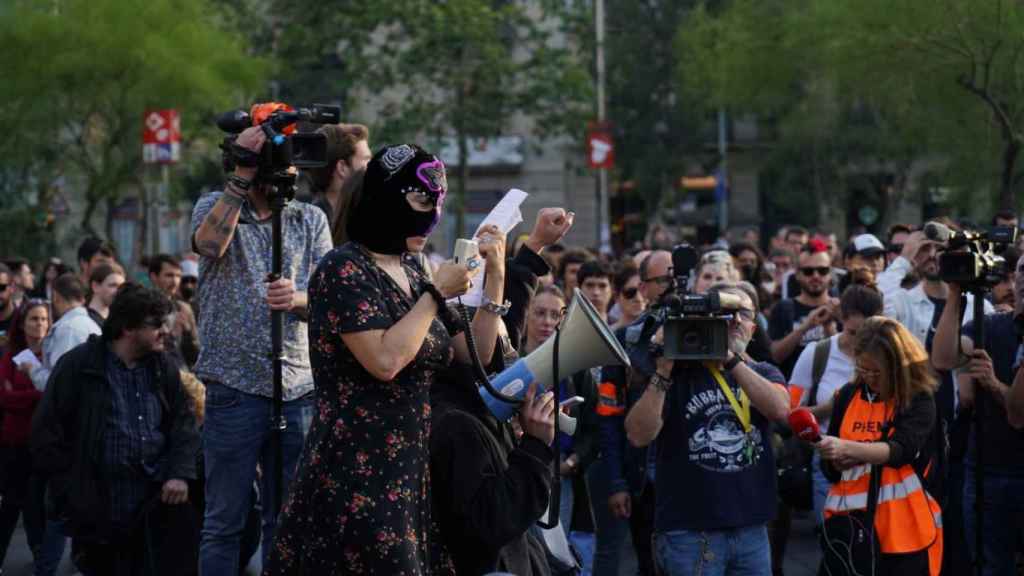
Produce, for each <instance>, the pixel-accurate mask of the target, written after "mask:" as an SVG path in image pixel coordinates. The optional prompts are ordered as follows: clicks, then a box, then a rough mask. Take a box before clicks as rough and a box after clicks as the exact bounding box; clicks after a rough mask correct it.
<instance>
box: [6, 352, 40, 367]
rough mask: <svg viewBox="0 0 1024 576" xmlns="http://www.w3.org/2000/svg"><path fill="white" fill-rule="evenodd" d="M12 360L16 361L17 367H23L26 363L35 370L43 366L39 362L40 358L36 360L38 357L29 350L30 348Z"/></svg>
mask: <svg viewBox="0 0 1024 576" xmlns="http://www.w3.org/2000/svg"><path fill="white" fill-rule="evenodd" d="M12 360H13V361H14V365H15V366H21V365H22V364H25V363H28V364H29V365H30V366H32V367H33V368H35V367H37V366H42V364H41V363H40V362H39V358H36V355H35V354H33V353H32V351H31V350H29V349H28V348H25V349H24V350H22V351H21V352H19V353H18V355H17V356H15V357H14V358H12Z"/></svg>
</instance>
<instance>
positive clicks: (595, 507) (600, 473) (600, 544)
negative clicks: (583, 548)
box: [587, 460, 629, 576]
mask: <svg viewBox="0 0 1024 576" xmlns="http://www.w3.org/2000/svg"><path fill="white" fill-rule="evenodd" d="M606 468H607V466H605V463H604V462H602V461H600V460H598V461H597V462H594V463H593V464H591V465H590V466H589V467H588V468H587V491H588V492H590V508H591V510H592V511H593V513H594V535H595V540H596V542H595V544H594V563H593V567H594V572H593V574H594V576H618V574H619V552H620V551H621V550H622V544H623V542H624V541H625V540H626V535H627V534H628V531H629V521H628V520H626V519H624V518H616V517H615V516H613V515H612V511H611V510H610V509H609V508H608V497H609V496H611V493H610V490H611V480H610V479H609V478H608V474H607V472H606Z"/></svg>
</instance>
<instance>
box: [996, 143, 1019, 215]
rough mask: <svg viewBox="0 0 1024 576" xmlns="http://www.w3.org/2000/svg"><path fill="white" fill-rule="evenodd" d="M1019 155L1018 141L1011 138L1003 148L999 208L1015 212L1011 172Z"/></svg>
mask: <svg viewBox="0 0 1024 576" xmlns="http://www.w3.org/2000/svg"><path fill="white" fill-rule="evenodd" d="M1019 155H1020V141H1018V140H1016V139H1011V140H1009V141H1008V142H1007V143H1006V147H1005V148H1003V174H1002V179H1001V182H1000V187H999V209H1000V210H1011V211H1014V212H1016V204H1017V203H1016V194H1015V193H1014V189H1013V173H1014V168H1015V167H1016V165H1017V157H1018V156H1019Z"/></svg>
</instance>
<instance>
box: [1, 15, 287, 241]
mask: <svg viewBox="0 0 1024 576" xmlns="http://www.w3.org/2000/svg"><path fill="white" fill-rule="evenodd" d="M5 10H6V12H7V13H5V14H4V17H3V18H0V43H2V44H3V45H4V47H5V50H6V55H7V59H6V60H7V61H6V62H5V70H4V75H5V81H4V82H3V83H0V124H2V125H3V126H5V128H6V129H7V130H8V131H9V132H8V138H5V139H4V140H3V142H2V143H0V173H2V174H4V175H5V177H6V180H7V185H8V186H10V187H11V188H13V189H19V190H20V192H21V193H22V194H24V193H25V192H26V189H29V188H34V189H36V190H37V191H38V192H39V194H38V199H39V201H40V203H41V204H42V205H43V206H44V207H45V206H46V205H47V202H48V196H47V192H46V191H47V190H48V189H50V188H51V183H52V180H53V176H54V174H56V173H63V174H66V175H67V176H68V177H69V180H71V181H76V180H77V181H80V182H81V185H80V187H73V188H74V193H75V195H76V196H80V198H81V200H82V202H83V204H84V207H85V208H84V212H83V215H82V220H81V227H82V229H83V230H84V231H86V232H88V233H95V231H94V230H93V228H92V219H93V216H94V215H95V213H96V211H97V209H98V208H100V207H101V205H105V206H106V208H107V210H108V214H107V215H108V218H107V228H108V229H107V236H108V237H109V236H110V230H109V226H110V223H109V210H110V209H112V207H113V206H115V205H116V203H117V202H118V200H119V199H120V198H121V197H122V195H123V194H124V192H125V189H126V187H130V186H131V185H140V184H141V178H142V175H143V172H142V170H141V168H142V158H141V153H142V143H141V130H142V119H143V114H144V111H145V110H146V109H149V108H176V109H178V110H180V111H181V113H182V117H183V120H184V125H183V128H184V130H185V136H186V137H195V136H198V135H201V134H203V133H204V132H206V131H207V130H208V128H206V127H205V126H202V124H205V123H206V122H207V121H208V119H209V117H210V114H211V113H212V112H214V111H217V110H220V109H223V108H226V107H228V106H229V105H231V104H237V101H238V99H240V97H241V96H242V95H243V94H244V93H246V92H251V91H253V90H255V89H256V88H257V87H258V86H260V84H261V82H262V80H263V76H264V74H265V73H266V72H267V71H268V69H269V67H268V63H267V62H266V61H265V60H261V59H258V58H250V57H247V56H246V53H245V46H244V45H243V43H242V41H241V40H240V37H239V35H238V34H237V33H236V32H233V31H232V30H230V29H228V28H227V27H226V26H225V25H224V24H223V19H222V18H220V13H219V12H218V10H217V9H215V7H214V6H213V5H211V3H210V2H209V1H208V0H55V1H51V2H46V3H40V2H33V1H32V0H14V1H13V2H12V3H10V4H9V5H8V6H7V7H6V8H5ZM12 134H13V137H11V135H12ZM26 159H31V160H32V162H30V163H29V164H27V165H26V164H24V162H25V161H26ZM25 166H28V168H29V169H28V170H25V169H24V167H25Z"/></svg>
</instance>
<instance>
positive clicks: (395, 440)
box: [265, 242, 451, 575]
mask: <svg viewBox="0 0 1024 576" xmlns="http://www.w3.org/2000/svg"><path fill="white" fill-rule="evenodd" d="M402 264H403V268H404V269H405V273H406V275H407V276H408V278H409V283H410V287H411V288H412V293H413V298H412V299H410V298H409V297H408V296H406V295H405V294H404V293H403V292H402V291H401V289H400V288H399V287H398V285H397V284H396V283H395V282H394V280H392V279H391V277H390V276H388V274H387V273H386V272H384V271H383V270H381V269H380V268H378V267H377V265H376V264H375V262H374V261H373V259H372V257H371V256H370V255H369V254H368V253H367V252H366V251H365V249H364V248H362V247H361V246H359V245H358V244H355V243H352V242H349V243H347V244H345V245H343V246H340V247H338V248H335V249H334V250H333V251H331V252H330V253H329V254H328V255H327V256H325V257H324V259H323V261H322V262H321V263H320V265H319V267H318V268H317V270H316V272H315V273H314V274H313V278H312V279H311V280H310V287H309V313H310V316H309V341H310V360H311V364H312V368H313V378H314V381H315V386H316V396H317V412H318V413H317V415H316V416H315V417H314V419H313V423H312V425H311V427H310V430H309V435H308V438H307V440H306V447H305V451H304V452H303V455H302V460H301V463H300V466H299V470H298V473H297V474H296V477H295V480H294V481H293V482H292V488H291V493H290V494H289V497H288V499H287V501H286V503H285V507H284V509H283V510H282V517H281V521H280V524H279V526H278V529H277V536H276V539H275V543H274V549H273V550H272V551H271V557H270V560H269V562H268V566H267V569H266V571H265V573H266V574H271V575H276V574H311V575H312V574H316V575H321V574H323V575H328V574H388V575H402V574H404V575H418V574H426V573H428V572H429V566H430V558H429V553H428V550H429V537H428V535H429V532H430V529H431V527H430V478H429V463H430V457H429V453H428V450H429V439H430V397H429V391H430V385H431V382H432V381H433V380H434V379H435V377H436V376H437V375H438V374H439V373H440V372H441V371H443V370H444V369H445V368H446V367H447V365H448V364H449V363H450V361H451V339H450V337H449V335H448V332H447V331H446V330H445V327H444V325H443V324H442V323H441V322H440V321H439V320H437V319H436V318H435V319H434V321H433V324H432V325H431V327H430V331H429V333H428V335H427V337H426V339H425V341H424V343H423V346H422V348H420V351H419V353H418V354H417V356H416V358H415V360H413V361H412V362H411V363H410V364H409V365H408V366H406V367H405V368H404V369H403V370H402V371H401V372H400V373H399V374H398V376H397V377H396V378H395V379H394V380H393V381H391V382H382V381H380V380H377V379H376V378H374V377H373V376H371V375H370V374H369V373H368V372H367V371H366V370H365V369H364V368H363V367H362V365H361V364H359V362H358V361H357V360H356V358H355V356H354V355H353V354H352V352H351V351H350V350H349V349H348V348H347V347H346V346H345V344H344V342H343V341H342V339H341V335H342V334H345V333H351V332H360V331H365V330H386V329H388V328H390V327H391V326H392V325H394V324H395V323H396V322H398V321H399V320H400V319H401V318H402V317H403V316H404V315H405V314H406V313H408V312H409V310H410V309H411V308H412V306H413V305H414V304H415V302H416V300H417V299H418V298H419V296H420V295H421V294H422V292H423V286H424V284H425V283H426V282H427V280H426V279H425V277H424V274H423V272H422V269H421V268H420V267H419V265H418V263H417V262H416V261H415V260H414V259H413V258H412V257H410V256H408V255H407V256H404V257H403V261H402Z"/></svg>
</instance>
